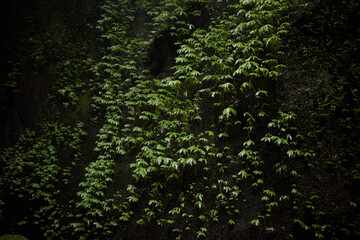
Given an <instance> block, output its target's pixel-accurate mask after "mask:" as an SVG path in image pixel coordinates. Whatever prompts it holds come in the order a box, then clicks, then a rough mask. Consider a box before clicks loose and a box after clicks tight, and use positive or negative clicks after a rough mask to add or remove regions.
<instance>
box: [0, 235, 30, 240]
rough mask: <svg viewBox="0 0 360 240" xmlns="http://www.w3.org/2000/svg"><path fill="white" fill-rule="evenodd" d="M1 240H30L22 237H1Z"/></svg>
mask: <svg viewBox="0 0 360 240" xmlns="http://www.w3.org/2000/svg"><path fill="white" fill-rule="evenodd" d="M0 240H28V239H27V238H26V237H23V236H21V235H4V236H1V237H0Z"/></svg>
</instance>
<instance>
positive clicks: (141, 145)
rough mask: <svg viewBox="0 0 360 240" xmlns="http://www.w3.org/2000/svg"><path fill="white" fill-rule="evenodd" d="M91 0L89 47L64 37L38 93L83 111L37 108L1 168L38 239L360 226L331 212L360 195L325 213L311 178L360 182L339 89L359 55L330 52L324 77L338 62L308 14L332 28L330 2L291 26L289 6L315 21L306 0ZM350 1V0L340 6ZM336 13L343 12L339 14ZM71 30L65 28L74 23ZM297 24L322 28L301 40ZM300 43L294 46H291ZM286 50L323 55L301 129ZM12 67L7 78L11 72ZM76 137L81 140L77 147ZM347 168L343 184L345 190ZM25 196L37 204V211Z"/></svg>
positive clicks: (259, 234) (348, 113) (281, 233)
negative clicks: (45, 112)
mask: <svg viewBox="0 0 360 240" xmlns="http://www.w3.org/2000/svg"><path fill="white" fill-rule="evenodd" d="M101 4H102V6H101V16H100V17H99V19H98V21H97V23H96V26H95V29H96V36H97V39H96V40H93V41H94V42H95V43H96V44H97V45H98V46H97V47H98V49H97V52H96V53H93V52H92V53H91V54H89V51H90V50H89V49H90V48H89V47H88V46H87V42H86V41H85V39H84V38H76V39H78V42H76V43H75V44H70V43H69V45H66V46H65V47H64V48H62V51H64V52H66V53H67V54H64V55H62V54H61V55H60V56H62V58H61V59H57V61H56V64H55V66H56V67H55V71H54V72H55V73H56V78H55V79H56V80H55V84H54V87H53V88H52V89H51V94H49V95H48V100H56V101H59V102H61V103H62V106H63V107H62V108H61V110H60V111H62V112H66V111H69V112H70V115H72V114H75V115H76V114H80V115H81V114H82V116H80V117H77V116H72V117H69V119H70V120H69V122H70V123H68V122H67V120H64V119H62V118H57V120H54V121H50V120H47V121H44V122H43V123H40V124H39V126H40V127H41V128H42V130H40V131H32V130H27V131H26V132H25V133H24V134H23V135H21V137H20V139H19V141H18V143H17V144H15V145H14V146H11V147H9V148H5V149H4V150H3V151H2V154H1V162H2V163H4V164H5V165H4V167H3V168H2V172H3V173H6V174H5V175H4V176H2V177H1V178H0V182H1V183H2V186H3V187H2V188H1V195H2V197H3V198H4V199H5V200H1V201H0V206H2V207H3V206H6V204H8V201H9V199H11V198H12V197H13V196H16V197H15V198H16V199H17V200H18V201H19V202H21V199H26V200H28V201H29V203H28V206H29V208H31V209H28V210H27V211H26V214H23V215H24V216H21V217H20V216H19V217H18V216H17V217H18V218H17V223H18V225H19V226H21V225H22V224H29V221H35V222H34V224H37V225H39V226H40V228H41V231H42V232H43V235H44V236H45V237H46V238H47V239H54V238H56V239H69V238H74V237H75V238H77V239H104V238H106V239H115V238H118V237H119V236H120V238H121V239H128V238H134V239H141V238H145V237H149V236H151V237H152V238H156V239H169V238H171V239H182V238H183V239H196V238H197V239H222V238H224V236H233V235H239V234H243V236H244V237H243V239H247V238H254V239H264V238H274V239H293V238H295V239H299V238H301V237H302V236H306V237H307V238H309V239H322V238H329V236H331V234H333V233H334V234H335V233H336V232H337V231H338V228H340V229H341V230H340V231H341V232H343V233H341V234H343V235H338V236H353V235H354V234H356V232H355V231H354V229H355V227H354V226H358V222H359V221H358V220H359V219H358V218H356V221H357V222H355V223H354V224H353V225H351V224H349V223H348V222H347V223H344V224H342V225H341V224H340V225H336V224H334V222H331V221H335V220H336V219H344V218H339V217H337V214H340V211H341V210H340V209H345V210H348V209H349V208H357V204H358V200H359V199H358V198H357V197H355V196H354V197H351V199H352V200H351V201H350V203H348V204H349V205H350V206H349V207H347V208H345V207H343V208H340V207H339V208H338V209H335V210H333V211H331V210H329V209H327V205H326V204H322V202H324V201H327V200H326V199H325V198H326V194H325V193H324V192H323V191H320V190H319V189H317V188H314V187H312V186H311V184H315V185H316V186H319V183H321V182H322V181H324V182H326V181H325V180H321V179H320V178H321V176H324V177H325V176H326V177H328V173H327V172H326V171H325V170H323V167H324V166H327V167H329V168H331V171H336V172H337V173H338V174H342V176H345V177H346V178H347V179H351V180H354V179H355V180H356V179H359V170H358V165H357V164H356V163H355V161H354V160H353V159H354V156H355V155H356V152H357V150H356V144H355V143H354V144H350V147H349V148H348V149H347V148H346V147H345V146H346V144H348V143H351V142H352V141H355V140H354V139H355V138H356V136H357V135H356V134H355V133H352V132H351V131H352V130H354V129H356V130H357V125H356V123H358V120H359V118H358V113H359V111H358V104H357V103H358V101H357V91H358V90H357V88H350V87H348V86H350V85H351V86H354V84H355V83H354V81H355V80H349V79H351V77H354V79H357V78H356V73H357V72H358V70H359V67H358V64H357V63H356V62H354V61H353V62H351V65H350V66H351V67H350V70H348V71H346V74H342V71H343V69H344V66H345V65H342V64H339V65H335V67H334V68H333V71H334V72H333V74H332V76H336V77H338V80H337V82H338V83H339V84H337V85H334V84H333V83H332V82H330V81H331V80H330V79H329V78H327V77H328V76H329V75H331V74H329V73H328V69H327V68H326V67H324V65H326V64H331V63H334V60H333V59H331V57H329V56H327V55H326V54H325V55H322V53H324V52H328V51H329V49H327V48H328V47H324V46H325V45H326V46H332V44H333V43H332V42H331V41H332V40H333V39H332V37H331V36H327V35H326V37H325V38H324V39H323V38H322V37H319V36H321V35H323V34H322V33H323V32H322V31H325V30H324V29H323V28H322V27H317V26H322V25H321V24H323V25H324V26H326V24H327V21H326V20H325V19H326V18H325V16H328V15H330V16H333V15H336V13H337V12H338V11H337V10H336V9H327V8H324V9H325V10H323V12H322V14H318V15H316V16H315V17H314V21H309V22H311V23H310V24H309V25H304V26H302V27H303V29H300V28H299V29H298V28H297V26H296V24H298V22H293V19H292V18H293V17H294V16H296V15H297V14H301V16H306V17H308V18H311V17H312V16H311V13H306V11H307V9H309V5H311V4H305V5H304V6H303V7H300V6H298V3H295V1H287V0H284V1H275V0H238V1H235V0H227V1H226V0H212V1H205V0H186V1H184V0H153V1H142V0H141V1H131V0H107V1H104V2H103V3H101ZM357 6H358V5H356V3H355V1H351V4H350V5H349V6H348V8H346V7H344V9H343V11H344V15H346V16H348V15H349V13H347V11H350V9H356V8H357ZM316 7H319V6H316ZM320 7H321V6H320ZM299 9H300V10H299ZM315 9H316V8H315ZM297 21H299V22H300V21H302V19H300V20H299V19H297ZM342 21H346V19H342ZM312 22H315V23H312ZM317 22H318V23H321V24H320V25H317V24H316V23H317ZM312 24H314V25H312ZM342 24H343V23H342V22H341V21H340V20H339V22H334V26H333V27H334V28H336V27H338V26H342ZM67 31H68V32H64V35H69V36H74V35H75V34H74V32H73V31H74V30H72V29H67ZM301 31H304V32H305V33H308V32H311V33H312V34H311V36H314V34H313V33H314V32H316V33H317V34H318V35H316V34H315V37H313V38H307V36H304V37H302V35H301V33H302V32H301ZM66 33H69V34H66ZM63 38H64V40H65V41H70V42H71V41H72V40H71V38H70V37H69V39H67V37H65V36H63ZM94 42H92V43H94ZM299 42H301V44H302V45H301V47H300V48H299V47H294V46H293V45H291V44H293V43H295V44H297V43H299ZM314 43H316V44H315V45H316V46H314ZM53 44H58V45H60V43H59V42H55V43H53ZM357 44H358V39H355V38H351V39H350V40H347V41H346V42H344V43H343V45H342V47H340V48H337V49H338V52H337V54H335V55H336V57H337V58H336V59H340V60H342V61H346V60H345V58H346V57H345V55H346V54H349V53H350V52H352V51H355V52H356V51H358V48H356V47H355V46H358V45H357ZM312 47H314V48H315V50H314V49H312ZM322 47H324V48H322ZM334 47H338V42H336V43H334ZM292 49H294V50H292ZM68 53H71V54H68ZM291 54H294V55H296V54H299V55H301V57H298V58H299V60H300V61H304V62H305V64H304V67H308V68H312V64H317V63H318V62H322V61H320V60H326V62H324V63H322V64H319V65H316V66H321V67H322V68H321V74H322V75H321V76H320V77H321V79H320V80H319V82H318V84H314V85H316V87H317V88H316V89H317V90H316V91H318V92H320V93H322V94H324V95H325V97H324V98H322V99H321V101H319V103H318V105H317V108H316V111H314V112H313V114H312V116H311V121H312V126H311V127H309V126H305V127H304V126H302V125H301V123H299V121H300V120H299V119H303V118H305V117H304V113H303V112H301V111H299V109H298V108H297V107H294V106H293V105H294V104H293V103H294V102H295V104H296V103H297V102H301V101H300V100H293V99H292V97H293V96H295V94H293V93H291V94H290V93H289V96H281V93H280V94H279V90H278V87H281V85H282V84H284V81H285V80H286V79H287V78H288V77H287V76H286V75H287V74H288V73H289V72H290V73H291V71H292V69H288V67H289V66H290V67H294V63H293V62H292V61H290V60H289V58H290V57H291V56H290V57H289V55H291ZM88 55H91V56H88ZM354 55H355V53H354ZM45 59H46V58H45ZM309 59H310V60H309ZM307 61H311V63H310V64H309V62H307ZM335 62H336V61H335ZM325 63H326V64H325ZM40 65H46V63H45V62H43V63H41V64H40ZM296 66H297V65H296ZM17 69H18V68H15V69H14V71H13V72H12V73H11V74H10V75H11V79H10V80H11V81H10V82H9V83H8V86H9V87H12V88H16V86H17V84H18V83H17V82H16V81H15V80H16V79H17V76H18V70H17ZM350 82H351V83H350ZM308 84H309V83H306V82H304V83H303V85H304V86H307V85H308ZM284 85H285V84H284ZM322 87H324V89H322ZM296 91H298V92H302V93H304V94H305V93H308V92H311V90H309V89H303V88H300V89H296ZM314 91H315V90H314ZM279 96H280V97H279ZM287 100H288V102H286V101H287ZM350 106H355V107H354V108H355V110H354V111H352V110H350ZM337 109H341V110H337ZM339 116H340V117H339ZM327 117H334V119H338V120H339V123H338V124H335V125H336V126H337V127H338V129H349V130H348V132H346V131H343V132H346V133H345V134H344V136H343V141H340V142H337V141H336V140H335V138H336V136H338V135H336V134H334V133H333V132H332V129H331V127H324V128H323V127H321V122H322V121H324V119H325V118H327ZM80 120H81V121H80ZM85 120H86V122H85ZM83 122H85V123H83ZM84 129H86V130H88V132H89V134H87V133H86V131H85V130H84ZM94 129H95V130H94ZM339 131H340V130H339ZM90 133H91V134H90ZM87 135H90V136H87ZM321 136H323V137H328V138H329V139H332V140H331V143H332V144H335V145H336V144H337V145H336V146H337V147H339V148H337V149H341V151H342V150H343V151H344V154H340V152H339V151H337V152H334V153H335V155H334V156H332V157H331V158H327V157H329V156H330V155H331V153H332V152H328V153H326V154H327V155H325V154H323V153H322V149H323V148H324V144H326V141H324V140H321ZM329 141H330V140H329ZM84 142H86V144H88V145H89V146H90V147H86V148H85V147H84V148H82V147H81V146H82V145H85V144H84ZM313 143H316V144H315V145H314V144H313ZM89 148H91V149H90V151H89ZM85 149H86V150H85ZM326 149H327V150H328V151H331V148H326ZM87 151H89V152H91V153H89V152H87ZM69 152H70V153H71V154H70V155H71V156H69V155H66V153H69ZM85 156H86V158H85ZM62 159H72V160H71V161H64V160H62ZM350 159H351V160H350ZM324 161H325V162H326V163H324ZM80 163H81V165H80V166H79V167H77V166H78V165H79V164H80ZM349 167H351V168H352V170H351V171H349ZM80 168H81V170H79V169H80ZM338 169H340V171H337V170H338ZM75 170H76V171H79V173H76V174H75ZM316 171H317V172H321V173H322V175H321V176H320V178H319V179H307V178H312V177H314V178H316V177H318V175H317V172H316ZM325 172H326V173H325ZM74 174H75V176H76V179H75V177H74ZM331 176H333V175H331ZM351 180H349V182H348V186H349V187H352V188H355V186H354V184H353V182H352V181H351ZM67 184H70V185H71V186H72V187H71V190H69V191H71V196H70V197H69V198H66V199H67V200H68V201H69V203H68V205H66V204H64V203H63V202H61V194H62V193H64V192H66V187H65V186H66V185H67ZM6 192H9V194H6ZM335 198H336V197H334V199H335ZM59 199H60V200H59ZM32 203H34V204H35V203H36V204H37V205H41V206H42V207H38V208H35V209H33V207H31V204H32ZM332 204H333V205H335V204H336V202H335V200H333V202H332ZM67 211H68V212H67ZM2 212H4V208H2ZM327 217H330V220H329V221H330V222H329V221H327V220H326V218H327ZM44 219H46V220H44ZM279 219H284V220H283V221H279ZM352 234H353V235H352ZM334 239H337V238H336V237H334Z"/></svg>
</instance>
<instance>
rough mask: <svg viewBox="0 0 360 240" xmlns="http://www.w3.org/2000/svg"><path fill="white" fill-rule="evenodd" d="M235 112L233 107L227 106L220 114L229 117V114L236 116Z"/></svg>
mask: <svg viewBox="0 0 360 240" xmlns="http://www.w3.org/2000/svg"><path fill="white" fill-rule="evenodd" d="M236 114H237V112H236V110H235V109H233V108H231V107H228V108H225V109H224V110H223V113H222V115H223V116H225V117H226V119H229V118H230V117H231V116H236Z"/></svg>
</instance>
